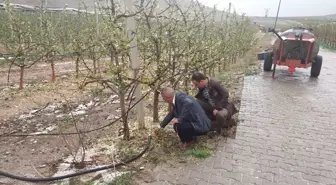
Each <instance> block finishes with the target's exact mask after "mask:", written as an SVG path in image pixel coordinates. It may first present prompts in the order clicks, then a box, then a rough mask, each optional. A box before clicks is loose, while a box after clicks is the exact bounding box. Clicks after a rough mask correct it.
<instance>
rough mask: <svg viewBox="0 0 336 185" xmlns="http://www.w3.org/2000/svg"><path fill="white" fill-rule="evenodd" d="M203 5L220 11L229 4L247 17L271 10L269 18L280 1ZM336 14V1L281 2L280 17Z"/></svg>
mask: <svg viewBox="0 0 336 185" xmlns="http://www.w3.org/2000/svg"><path fill="white" fill-rule="evenodd" d="M199 2H202V4H204V5H207V6H211V7H213V6H214V5H215V4H217V6H216V7H217V8H218V9H221V10H222V9H228V7H229V3H230V2H231V3H232V6H233V7H234V8H235V9H236V11H237V13H246V15H247V16H264V15H265V9H266V8H268V9H269V13H268V16H270V17H275V16H276V13H277V9H278V4H279V0H199ZM330 14H336V0H281V6H280V11H279V17H290V16H319V15H330Z"/></svg>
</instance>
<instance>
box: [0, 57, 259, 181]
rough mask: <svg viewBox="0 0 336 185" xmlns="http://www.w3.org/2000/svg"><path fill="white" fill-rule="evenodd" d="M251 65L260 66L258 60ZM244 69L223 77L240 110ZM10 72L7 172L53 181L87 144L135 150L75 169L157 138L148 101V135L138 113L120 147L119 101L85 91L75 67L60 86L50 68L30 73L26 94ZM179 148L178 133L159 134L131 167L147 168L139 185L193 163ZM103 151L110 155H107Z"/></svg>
mask: <svg viewBox="0 0 336 185" xmlns="http://www.w3.org/2000/svg"><path fill="white" fill-rule="evenodd" d="M253 54H255V53H253ZM250 58H251V56H250ZM249 60H250V59H249ZM251 61H252V63H253V62H255V60H251ZM245 63H246V58H244V59H242V60H240V62H238V64H239V65H241V64H244V65H245ZM88 65H89V66H90V65H92V64H90V63H89V64H88ZM239 65H237V66H233V68H232V69H231V70H230V72H229V73H225V74H224V76H222V77H221V76H218V78H219V79H221V80H222V81H223V82H224V84H225V85H226V86H227V87H228V88H229V90H230V93H231V95H232V97H233V99H232V101H233V102H234V103H235V104H236V106H237V107H239V104H240V96H241V90H242V84H243V76H244V72H242V71H241V70H240V71H239V70H238V69H241V66H239ZM251 66H252V65H251ZM253 66H255V65H253ZM257 66H258V65H257ZM80 69H81V72H82V73H85V72H86V69H85V67H84V66H81V67H80ZM102 70H104V69H102ZM7 71H8V68H6V67H1V68H0V110H1V111H0V145H1V150H0V166H1V170H2V171H6V172H9V173H13V174H16V175H24V176H28V177H48V176H52V175H54V174H55V173H56V172H57V168H58V166H59V164H61V163H62V162H64V159H65V158H66V157H68V156H69V155H70V154H72V155H75V154H76V153H78V151H80V148H81V144H80V143H84V146H85V147H86V149H89V148H93V147H96V146H97V145H100V144H101V143H102V142H103V143H104V144H105V145H106V146H115V145H116V146H118V148H119V149H123V148H128V149H132V151H123V150H119V151H118V152H116V151H112V152H115V154H113V156H114V157H113V160H112V159H111V157H110V156H111V155H101V154H100V155H94V156H93V157H91V158H90V159H89V160H85V162H86V163H85V164H84V165H83V164H78V163H71V164H72V165H75V164H77V167H80V168H83V167H92V166H97V165H102V164H109V163H111V161H112V162H116V161H119V160H122V159H125V158H129V157H131V156H133V154H138V153H139V152H140V151H141V150H142V149H143V147H144V146H145V144H146V140H147V138H146V137H145V136H146V135H148V134H152V135H153V133H154V128H155V127H157V123H153V122H152V121H151V119H150V118H149V117H151V114H152V113H151V110H150V108H151V107H152V104H151V102H152V101H151V100H147V101H146V102H145V105H146V110H145V113H146V115H147V116H148V117H146V120H147V121H146V124H147V125H146V126H147V128H148V130H146V131H142V132H140V131H136V130H135V125H136V123H135V121H134V119H135V114H134V112H131V113H130V118H129V122H130V123H131V124H130V125H131V129H132V132H131V133H132V139H131V140H130V141H128V142H126V143H118V141H119V140H120V139H121V137H122V134H121V133H122V130H121V128H122V122H121V121H117V122H115V123H113V124H111V123H112V122H113V120H115V118H117V117H119V116H120V108H119V103H118V97H117V96H116V95H114V94H113V93H111V91H109V90H107V89H101V87H100V88H99V87H98V86H96V85H89V86H87V87H86V88H84V89H82V90H79V89H78V85H79V84H80V83H81V82H82V81H83V78H78V79H76V78H75V75H74V71H75V66H74V62H57V64H56V75H57V81H56V82H55V83H51V82H50V79H51V71H50V66H49V65H48V64H43V65H41V64H40V65H38V66H35V67H34V68H31V69H27V70H25V84H26V86H25V88H24V89H23V90H18V85H17V84H18V79H19V70H18V68H13V69H12V72H11V76H10V83H9V84H7ZM165 108H166V105H165V104H163V103H162V102H160V110H161V112H160V114H161V117H162V116H164V114H165ZM108 124H111V125H110V126H108V127H106V128H105V129H100V130H98V131H94V132H90V133H87V134H82V135H77V134H76V135H71V136H69V135H66V136H29V137H28V136H26V137H9V135H11V134H27V135H28V134H33V133H68V132H77V130H81V131H88V130H92V129H95V128H100V127H102V126H104V125H108ZM228 133H229V134H228V136H229V137H234V134H235V127H233V128H232V129H231V130H230V131H228ZM205 137H208V136H205ZM217 139H218V137H213V138H210V139H209V138H207V139H200V140H201V141H204V142H201V145H202V146H207V147H210V148H212V149H214V148H215V147H216V141H217ZM167 141H169V142H167ZM118 144H119V145H118ZM120 144H121V145H123V147H122V146H121V145H120ZM177 144H178V140H177V136H176V134H174V133H173V132H171V130H169V129H168V131H165V132H164V133H161V135H156V136H155V138H154V139H153V143H152V145H151V150H150V152H149V153H148V154H146V155H145V157H144V158H143V159H141V160H139V161H137V162H136V163H133V164H129V165H128V168H135V169H143V168H144V170H141V173H139V174H138V175H137V176H136V177H135V180H134V183H135V184H138V183H141V182H144V181H147V182H148V181H151V177H150V176H148V173H147V171H150V170H151V169H153V167H154V166H156V165H159V164H162V163H164V162H168V163H170V164H174V163H175V162H176V160H177V161H178V162H186V161H185V160H192V158H182V157H181V155H180V154H181V153H182V152H181V151H180V150H175V148H176V145H177ZM125 146H128V147H125ZM102 150H108V147H106V148H102ZM102 152H103V153H104V152H106V153H108V152H107V151H102ZM163 154H164V155H163ZM162 156H166V157H164V158H163V157H162ZM169 161H170V162H169ZM142 167H143V168H142ZM122 169H124V170H126V169H125V168H122ZM122 169H121V170H122ZM1 183H3V184H8V185H26V184H32V183H26V182H22V181H16V180H11V179H7V178H2V177H0V184H1ZM40 184H50V183H40Z"/></svg>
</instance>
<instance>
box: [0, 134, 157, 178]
mask: <svg viewBox="0 0 336 185" xmlns="http://www.w3.org/2000/svg"><path fill="white" fill-rule="evenodd" d="M151 140H152V138H151V136H148V141H147V145H146V147H145V148H144V150H143V151H142V152H141V153H139V154H138V155H137V156H135V157H133V158H131V159H129V160H127V161H125V162H119V163H116V164H110V165H107V166H103V167H98V168H94V169H89V170H83V171H79V172H76V173H71V174H68V175H62V176H58V177H46V178H31V177H23V176H17V175H14V174H10V173H7V172H4V171H0V177H1V176H4V177H7V178H11V179H16V180H20V181H25V182H33V183H39V182H50V181H58V180H62V179H66V178H70V177H76V176H80V175H84V174H88V173H93V172H97V171H102V170H106V169H110V168H115V167H118V166H123V165H125V164H127V163H131V162H133V161H135V160H137V159H139V158H140V157H142V156H143V155H144V154H145V153H146V152H147V151H148V149H149V147H150V144H151Z"/></svg>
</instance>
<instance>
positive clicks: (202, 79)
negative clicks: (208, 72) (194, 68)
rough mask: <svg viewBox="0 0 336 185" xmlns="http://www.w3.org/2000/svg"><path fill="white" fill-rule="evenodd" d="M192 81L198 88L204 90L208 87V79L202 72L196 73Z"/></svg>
mask: <svg viewBox="0 0 336 185" xmlns="http://www.w3.org/2000/svg"><path fill="white" fill-rule="evenodd" d="M191 81H192V83H193V84H194V86H195V87H197V88H204V87H206V86H207V85H208V79H207V77H206V76H205V75H204V74H203V73H201V72H194V73H193V75H192V77H191Z"/></svg>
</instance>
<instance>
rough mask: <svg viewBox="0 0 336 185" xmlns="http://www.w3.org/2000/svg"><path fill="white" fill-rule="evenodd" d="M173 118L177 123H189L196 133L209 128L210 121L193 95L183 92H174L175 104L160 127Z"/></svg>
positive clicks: (206, 130)
mask: <svg viewBox="0 0 336 185" xmlns="http://www.w3.org/2000/svg"><path fill="white" fill-rule="evenodd" d="M173 118H176V119H177V120H178V124H183V123H184V122H189V123H191V125H192V126H193V128H194V129H195V131H196V132H197V133H205V132H208V131H209V130H210V129H211V121H210V119H209V118H208V117H207V115H206V114H205V112H204V110H203V108H202V107H201V106H200V104H199V103H198V102H197V101H196V100H195V99H194V98H193V97H191V96H189V95H187V94H185V93H183V92H176V93H175V106H173V110H172V111H171V112H170V113H169V114H168V115H167V116H166V117H165V119H164V120H163V121H162V122H161V124H160V126H161V127H162V128H164V127H166V126H167V125H168V123H169V122H170V121H171V120H172V119H173Z"/></svg>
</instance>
